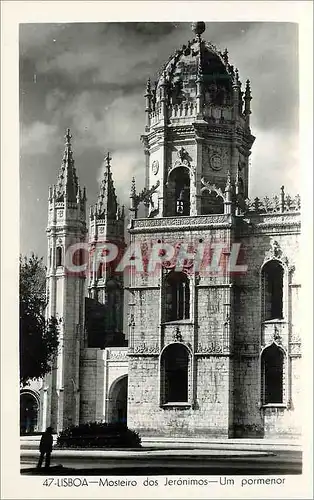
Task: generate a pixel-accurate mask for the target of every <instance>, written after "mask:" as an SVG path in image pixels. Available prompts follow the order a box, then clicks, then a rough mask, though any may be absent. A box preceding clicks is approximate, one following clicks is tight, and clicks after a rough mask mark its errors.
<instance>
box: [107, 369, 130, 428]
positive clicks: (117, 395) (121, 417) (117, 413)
mask: <svg viewBox="0 0 314 500" xmlns="http://www.w3.org/2000/svg"><path fill="white" fill-rule="evenodd" d="M127 403H128V376H127V375H122V377H119V378H117V379H116V380H115V381H114V382H113V383H112V384H111V387H110V390H109V412H108V421H109V422H110V423H120V424H122V423H123V424H126V423H127Z"/></svg>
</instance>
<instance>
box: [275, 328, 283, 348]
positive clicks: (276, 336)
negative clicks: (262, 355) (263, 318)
mask: <svg viewBox="0 0 314 500" xmlns="http://www.w3.org/2000/svg"><path fill="white" fill-rule="evenodd" d="M273 339H274V342H276V343H277V344H282V338H281V335H280V333H279V330H278V328H277V326H276V325H275V326H274V333H273Z"/></svg>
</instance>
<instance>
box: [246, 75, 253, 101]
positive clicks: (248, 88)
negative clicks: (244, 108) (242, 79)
mask: <svg viewBox="0 0 314 500" xmlns="http://www.w3.org/2000/svg"><path fill="white" fill-rule="evenodd" d="M245 98H246V99H252V96H251V86H250V80H246V84H245Z"/></svg>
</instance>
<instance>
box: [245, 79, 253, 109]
mask: <svg viewBox="0 0 314 500" xmlns="http://www.w3.org/2000/svg"><path fill="white" fill-rule="evenodd" d="M251 100H252V95H251V87H250V80H246V85H245V94H244V103H245V107H244V114H245V115H249V114H251Z"/></svg>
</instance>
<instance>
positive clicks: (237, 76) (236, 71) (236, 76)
mask: <svg viewBox="0 0 314 500" xmlns="http://www.w3.org/2000/svg"><path fill="white" fill-rule="evenodd" d="M235 81H236V83H237V84H239V83H240V80H239V71H238V68H236V70H235Z"/></svg>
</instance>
